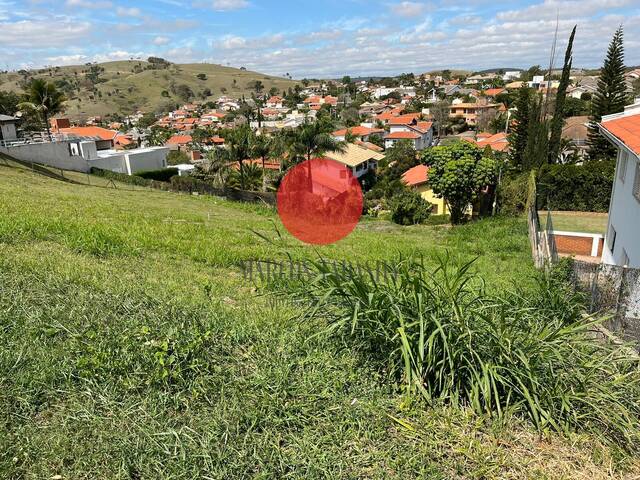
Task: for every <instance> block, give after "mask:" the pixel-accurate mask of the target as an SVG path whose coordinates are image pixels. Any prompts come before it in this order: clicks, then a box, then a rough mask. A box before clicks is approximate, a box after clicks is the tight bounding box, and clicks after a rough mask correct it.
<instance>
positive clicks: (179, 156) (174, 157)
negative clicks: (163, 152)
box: [167, 150, 189, 165]
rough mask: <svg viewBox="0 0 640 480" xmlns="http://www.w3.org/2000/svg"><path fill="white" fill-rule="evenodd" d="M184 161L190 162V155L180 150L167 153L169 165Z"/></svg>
mask: <svg viewBox="0 0 640 480" xmlns="http://www.w3.org/2000/svg"><path fill="white" fill-rule="evenodd" d="M182 163H189V155H187V154H186V153H185V152H181V151H179V150H172V151H171V152H169V154H168V155H167V164H168V165H180V164H182Z"/></svg>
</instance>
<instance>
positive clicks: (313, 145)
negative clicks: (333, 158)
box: [291, 122, 346, 160]
mask: <svg viewBox="0 0 640 480" xmlns="http://www.w3.org/2000/svg"><path fill="white" fill-rule="evenodd" d="M345 148H346V147H345V145H344V143H342V142H339V141H337V140H336V139H335V138H333V137H332V136H331V135H329V133H327V130H326V128H325V127H324V126H323V124H322V122H314V123H306V124H304V125H302V126H300V127H298V130H297V131H296V134H295V136H294V139H293V143H292V145H291V155H292V158H300V157H303V158H304V159H305V160H311V158H313V157H319V156H321V155H322V154H323V153H325V152H343V151H344V150H345Z"/></svg>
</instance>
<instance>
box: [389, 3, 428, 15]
mask: <svg viewBox="0 0 640 480" xmlns="http://www.w3.org/2000/svg"><path fill="white" fill-rule="evenodd" d="M425 8H426V6H425V5H424V4H423V3H417V2H400V3H397V4H395V5H391V10H392V11H393V12H394V13H395V14H396V15H400V16H401V17H416V16H418V15H421V14H422V13H423V12H424V11H425Z"/></svg>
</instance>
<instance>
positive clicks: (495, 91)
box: [484, 88, 506, 97]
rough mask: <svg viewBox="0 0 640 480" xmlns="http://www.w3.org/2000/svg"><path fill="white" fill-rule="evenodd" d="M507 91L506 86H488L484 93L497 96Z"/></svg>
mask: <svg viewBox="0 0 640 480" xmlns="http://www.w3.org/2000/svg"><path fill="white" fill-rule="evenodd" d="M504 92H506V90H505V89H504V88H488V89H487V90H485V91H484V94H485V95H486V96H487V97H495V96H496V95H500V94H501V93H504Z"/></svg>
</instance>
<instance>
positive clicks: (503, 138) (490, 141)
mask: <svg viewBox="0 0 640 480" xmlns="http://www.w3.org/2000/svg"><path fill="white" fill-rule="evenodd" d="M475 143H476V145H478V146H479V147H481V148H484V147H486V146H487V145H488V146H489V147H491V150H495V151H496V152H504V151H507V150H508V149H509V140H508V139H507V134H506V133H504V132H500V133H496V134H495V135H491V136H490V137H484V138H482V139H481V140H478V141H477V142H475Z"/></svg>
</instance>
